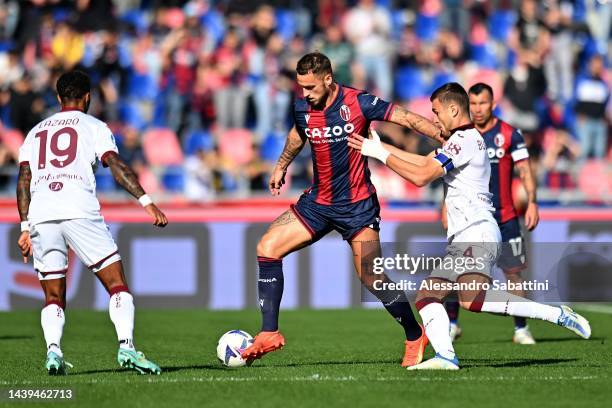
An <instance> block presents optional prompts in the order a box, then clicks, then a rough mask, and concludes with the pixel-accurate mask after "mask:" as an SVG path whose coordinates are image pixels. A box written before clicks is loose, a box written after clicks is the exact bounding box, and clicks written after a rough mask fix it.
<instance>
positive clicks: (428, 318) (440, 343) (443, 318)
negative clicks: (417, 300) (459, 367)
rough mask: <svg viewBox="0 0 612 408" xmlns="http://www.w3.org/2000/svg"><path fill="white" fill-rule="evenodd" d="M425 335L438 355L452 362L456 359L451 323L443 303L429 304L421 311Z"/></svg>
mask: <svg viewBox="0 0 612 408" xmlns="http://www.w3.org/2000/svg"><path fill="white" fill-rule="evenodd" d="M419 314H420V315H421V320H422V321H423V327H425V334H426V335H427V338H428V339H429V342H430V343H431V345H432V347H433V348H434V350H436V353H438V354H440V355H441V356H442V357H444V358H447V359H449V360H452V359H454V358H455V349H454V348H453V341H452V340H451V337H450V321H449V320H448V314H447V313H446V309H444V306H442V304H441V303H437V302H434V303H429V304H428V305H427V306H425V307H423V308H422V309H421V310H419Z"/></svg>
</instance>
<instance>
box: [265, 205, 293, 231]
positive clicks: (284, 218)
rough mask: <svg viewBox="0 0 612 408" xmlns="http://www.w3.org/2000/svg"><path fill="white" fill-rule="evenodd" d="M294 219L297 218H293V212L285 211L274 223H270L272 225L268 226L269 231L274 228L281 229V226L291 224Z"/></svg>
mask: <svg viewBox="0 0 612 408" xmlns="http://www.w3.org/2000/svg"><path fill="white" fill-rule="evenodd" d="M296 219H297V218H295V215H294V214H293V211H291V210H287V211H285V212H284V213H282V214H281V215H280V217H278V218H277V219H275V220H274V222H272V224H270V228H269V229H272V228H276V227H282V226H283V225H287V224H291V223H292V222H294V221H295V220H296Z"/></svg>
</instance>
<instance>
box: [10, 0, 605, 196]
mask: <svg viewBox="0 0 612 408" xmlns="http://www.w3.org/2000/svg"><path fill="white" fill-rule="evenodd" d="M611 19H612V4H611V3H610V2H609V1H606V0H572V1H566V0H556V1H555V0H551V1H532V0H519V1H511V0H505V1H504V0H499V1H477V0H444V1H443V0H412V1H411V0H354V1H350V0H313V1H305V0H304V1H302V0H278V1H252V0H251V1H247V0H216V1H212V0H211V1H206V0H192V1H180V0H175V1H155V0H150V1H146V0H144V1H138V0H114V1H111V0H96V1H93V0H76V1H60V0H33V1H12V0H8V1H7V0H0V197H2V196H3V197H4V198H7V199H8V198H11V199H12V197H13V196H14V190H15V184H16V175H17V166H16V161H17V154H18V148H19V145H20V143H21V142H22V140H23V137H24V135H25V134H27V132H28V131H29V130H30V128H31V127H32V126H33V125H34V124H35V123H37V122H38V121H39V120H41V119H42V118H43V117H45V116H47V115H50V114H52V113H54V112H56V111H57V110H58V104H57V101H56V99H55V81H56V79H57V77H58V75H59V74H60V73H61V72H63V71H65V70H69V69H73V68H78V69H82V70H84V71H86V72H88V73H89V74H90V75H91V77H92V79H93V84H94V88H95V89H94V92H93V100H92V105H91V108H90V112H89V113H91V114H93V115H95V116H96V117H99V118H100V119H102V120H104V121H106V122H107V123H108V124H109V125H110V127H111V129H112V130H113V132H114V133H115V135H116V138H117V141H118V144H119V149H120V154H121V156H122V157H123V158H124V159H125V160H126V161H127V162H128V163H129V164H130V165H131V166H132V167H133V168H134V169H135V170H136V171H137V173H138V175H139V177H140V179H141V182H142V184H143V185H144V186H145V189H147V190H148V191H150V192H151V193H153V194H154V195H155V196H156V198H157V199H158V200H162V201H166V202H200V203H201V202H207V201H215V200H227V199H229V200H232V199H236V198H249V197H251V198H252V197H257V196H264V195H266V194H267V179H268V174H269V172H270V170H271V168H272V166H273V165H274V163H275V161H276V159H277V157H278V155H279V154H280V152H281V150H282V148H283V144H284V140H285V136H286V133H287V130H288V129H289V128H290V127H291V126H292V121H291V109H292V103H293V100H294V98H295V97H296V96H297V95H299V92H298V91H299V90H298V89H296V84H295V81H294V75H295V65H296V62H297V60H298V59H299V57H300V56H302V55H303V54H304V53H306V52H309V51H312V50H320V51H322V52H323V53H325V54H327V55H328V56H329V57H330V59H331V60H332V63H333V64H334V70H335V77H336V80H337V81H338V82H340V83H342V84H346V85H350V86H353V87H357V88H362V89H367V90H369V91H370V92H372V93H375V94H377V95H378V96H380V97H382V98H384V99H387V100H392V101H394V102H396V103H400V104H402V105H403V106H405V107H407V108H408V109H411V110H413V111H415V112H418V113H420V114H423V115H425V116H427V117H431V113H430V103H429V99H428V97H429V95H430V93H431V91H432V90H433V89H435V88H436V87H438V86H439V85H441V84H443V83H445V82H448V81H459V82H460V83H462V84H463V85H465V86H466V87H469V86H470V85H472V84H473V83H475V82H478V81H484V82H486V83H488V84H490V85H491V86H492V87H493V89H494V93H495V99H496V101H497V104H498V105H497V109H496V112H497V114H498V115H500V117H501V118H503V119H504V120H506V121H508V122H510V124H512V125H514V126H516V127H518V128H520V129H522V130H523V134H524V135H525V138H526V141H527V144H528V146H529V151H530V153H531V162H532V166H533V167H534V168H535V170H536V174H537V177H538V182H539V194H538V195H539V198H540V200H541V201H542V202H548V203H549V204H552V205H565V204H584V203H588V204H592V205H598V204H599V205H600V204H606V203H608V204H609V203H610V202H611V201H612V198H611V197H612V174H611V171H612V170H611V168H610V163H611V161H612V160H611V158H612V148H611V145H612V144H611V143H610V118H611V117H612V108H611V106H612V104H611V103H610V102H609V99H610V98H609V94H610V86H609V83H610V82H609V81H610V79H611V71H610V59H609V55H610V41H609V40H610V22H611ZM377 126H378V128H379V130H380V132H381V133H383V134H384V135H385V136H386V137H387V138H389V140H390V141H392V142H393V143H394V144H396V145H398V146H402V147H404V148H405V149H407V150H410V151H414V152H420V153H427V152H428V151H429V150H431V148H432V146H431V145H430V144H429V143H428V141H427V140H426V138H424V137H421V136H418V135H415V134H411V133H410V132H408V131H406V130H404V129H401V128H400V127H398V126H395V125H390V124H383V123H381V124H378V125H377ZM371 166H372V167H373V179H374V183H375V185H376V186H377V189H378V191H379V196H380V197H382V198H383V199H388V200H399V201H406V202H415V203H428V202H429V203H433V202H436V201H437V200H438V199H439V193H438V192H437V191H436V189H437V188H438V186H436V185H434V186H433V187H429V188H427V189H417V188H416V187H413V186H411V185H410V184H409V183H405V182H403V181H402V180H401V179H399V178H398V177H397V176H395V175H394V173H391V172H390V171H388V170H387V169H386V168H381V167H380V166H377V165H376V164H375V163H373V161H371ZM311 174H312V169H311V160H310V152H309V148H308V146H306V147H305V148H304V151H303V152H302V153H301V154H300V156H299V157H298V158H297V159H296V160H295V162H294V164H293V165H292V166H291V167H290V172H289V185H288V189H289V192H290V194H289V195H297V194H299V192H301V190H303V189H304V188H306V187H307V186H308V184H309V183H310V180H311ZM97 181H98V192H99V195H100V197H101V198H102V200H103V201H108V202H114V201H122V200H128V199H129V198H128V197H127V195H125V193H123V192H122V191H120V189H119V188H118V187H117V186H116V185H115V183H114V181H113V179H112V177H111V175H110V173H109V172H108V171H107V170H106V169H100V170H99V171H98V174H97ZM518 184H520V183H518ZM517 191H518V193H517V194H518V196H519V197H520V191H519V190H517Z"/></svg>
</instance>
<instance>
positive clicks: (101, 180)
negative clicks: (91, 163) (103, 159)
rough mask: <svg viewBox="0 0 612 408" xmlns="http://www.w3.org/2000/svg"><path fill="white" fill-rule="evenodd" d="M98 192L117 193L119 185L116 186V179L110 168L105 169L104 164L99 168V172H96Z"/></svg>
mask: <svg viewBox="0 0 612 408" xmlns="http://www.w3.org/2000/svg"><path fill="white" fill-rule="evenodd" d="M95 176H96V191H98V192H101V193H108V192H111V191H115V190H116V189H117V185H116V184H115V179H114V178H113V175H112V174H111V171H110V169H109V168H108V167H106V168H105V167H103V166H102V164H100V165H99V166H98V170H97V171H96V174H95Z"/></svg>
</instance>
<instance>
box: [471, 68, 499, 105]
mask: <svg viewBox="0 0 612 408" xmlns="http://www.w3.org/2000/svg"><path fill="white" fill-rule="evenodd" d="M478 82H483V83H485V84H487V85H489V86H490V87H491V88H493V95H495V100H496V101H500V100H501V99H502V96H503V93H504V86H503V85H504V84H503V81H502V78H501V76H500V75H499V72H497V71H496V70H494V69H479V70H478V71H476V72H474V74H473V75H470V77H469V78H468V80H467V81H466V84H465V85H466V87H465V89H469V88H470V87H471V86H472V85H474V84H476V83H478Z"/></svg>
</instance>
